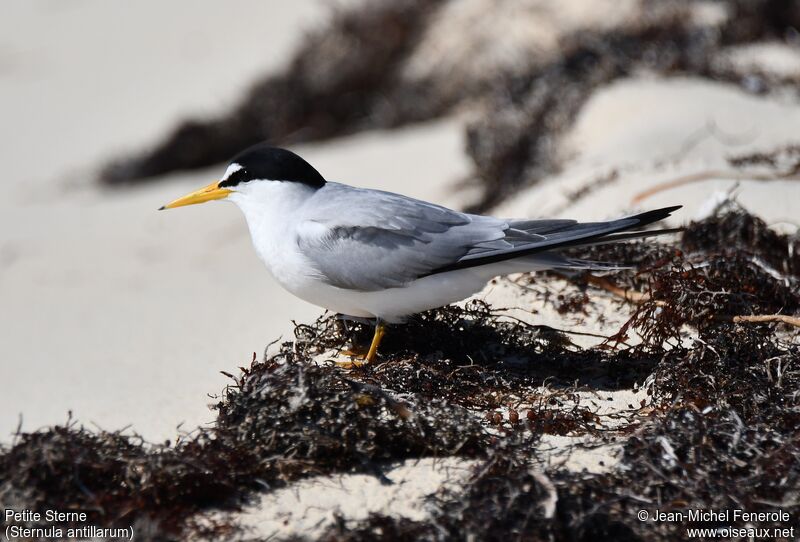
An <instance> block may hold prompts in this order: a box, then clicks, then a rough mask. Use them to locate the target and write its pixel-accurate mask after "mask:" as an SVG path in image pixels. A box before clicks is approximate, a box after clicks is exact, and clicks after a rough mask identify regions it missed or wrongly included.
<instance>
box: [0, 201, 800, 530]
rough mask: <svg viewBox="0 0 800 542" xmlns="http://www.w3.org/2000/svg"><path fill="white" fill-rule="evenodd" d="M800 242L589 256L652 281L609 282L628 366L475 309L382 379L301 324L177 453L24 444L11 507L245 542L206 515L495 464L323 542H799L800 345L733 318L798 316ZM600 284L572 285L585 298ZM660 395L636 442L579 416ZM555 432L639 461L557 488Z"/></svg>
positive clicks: (627, 433)
mask: <svg viewBox="0 0 800 542" xmlns="http://www.w3.org/2000/svg"><path fill="white" fill-rule="evenodd" d="M793 242H794V240H793V239H791V238H790V237H787V236H785V235H779V234H777V233H775V232H773V231H772V230H770V229H769V228H767V227H766V226H765V225H764V224H763V222H762V221H760V220H759V219H758V218H756V217H753V216H752V215H750V214H748V213H747V212H746V211H744V210H743V209H741V208H739V207H737V206H733V205H725V206H723V207H721V208H720V209H719V210H718V212H717V214H715V215H713V216H711V217H709V218H707V219H705V220H703V221H700V222H698V223H693V224H691V225H689V226H688V228H687V230H686V232H685V234H684V238H683V240H682V241H681V244H680V247H675V246H672V247H670V246H664V245H659V244H653V243H648V242H644V241H639V242H636V243H623V244H619V245H615V246H606V247H595V248H593V249H591V251H592V252H593V254H594V256H596V257H597V258H602V257H606V258H616V259H619V260H623V261H633V262H638V263H639V265H638V268H637V271H636V272H632V273H620V274H617V275H615V276H614V277H613V280H614V283H615V284H616V286H617V287H619V288H627V289H632V290H633V289H635V290H638V291H640V292H643V293H644V294H646V296H645V297H644V298H642V299H639V301H638V305H637V306H636V307H635V308H634V310H633V314H632V318H631V320H630V321H629V322H628V324H626V326H625V328H624V329H623V330H622V331H621V332H620V333H625V332H626V330H630V331H635V332H637V333H638V334H640V335H641V336H642V337H643V341H642V342H641V343H639V344H638V345H636V346H633V347H629V348H624V349H621V348H616V349H614V348H609V347H608V345H607V346H606V347H605V348H592V349H580V348H578V347H576V346H574V345H573V344H572V343H571V342H570V341H569V339H568V336H567V335H565V334H563V333H561V332H558V331H555V330H552V329H549V328H543V327H540V326H533V325H530V324H527V323H524V322H520V321H518V320H515V319H512V318H509V317H508V316H506V315H505V314H504V313H503V312H502V311H499V310H495V309H492V308H490V307H489V306H487V305H486V304H485V303H481V302H471V303H468V304H467V305H466V306H464V307H456V306H452V307H445V308H443V309H440V310H436V311H430V312H428V313H425V314H422V315H419V316H418V317H417V318H415V319H412V320H411V321H410V322H409V323H408V324H405V325H402V326H396V327H394V328H393V329H392V330H391V333H389V334H387V339H386V343H385V348H384V349H382V351H381V363H379V364H377V365H375V366H371V367H366V368H362V369H353V370H350V371H346V370H343V369H340V368H337V367H335V366H334V365H333V364H331V363H328V362H325V361H324V358H325V356H326V354H330V353H332V352H333V351H335V350H336V349H338V348H341V347H342V346H344V345H345V344H346V343H347V342H348V341H349V340H350V339H353V338H356V339H358V337H359V336H360V335H368V333H369V330H368V329H362V328H361V327H359V326H358V325H349V326H345V325H343V324H342V322H341V321H340V320H338V319H337V318H335V317H333V316H329V317H325V318H321V319H320V320H318V321H317V322H316V323H314V324H312V325H300V326H298V327H297V330H296V339H295V340H294V341H291V342H286V343H284V344H283V345H281V347H280V348H279V349H278V351H277V353H275V354H274V355H271V356H269V357H267V358H266V359H265V360H264V361H255V356H254V361H253V363H252V364H251V365H250V366H249V367H248V368H243V369H242V372H241V374H240V375H238V376H236V377H231V378H232V379H233V382H232V384H231V385H229V386H228V387H227V388H226V389H225V390H224V391H223V393H222V395H221V396H220V397H219V399H218V402H217V404H216V406H215V409H216V410H217V421H216V424H215V425H214V426H213V427H211V428H201V429H198V430H196V431H195V432H193V433H191V434H189V435H185V436H183V437H182V438H181V439H179V440H178V441H177V442H175V443H164V444H150V443H146V442H143V441H142V440H141V439H139V438H137V437H135V436H130V435H123V434H118V433H106V432H102V431H91V430H88V429H85V428H83V427H81V426H79V425H78V424H77V423H76V422H74V421H70V422H68V423H67V424H66V425H64V426H57V427H53V428H50V429H45V430H40V431H37V432H34V433H22V434H19V435H17V437H16V439H15V441H14V442H13V443H12V445H11V446H10V447H8V448H5V449H2V450H1V451H0V501H2V502H3V503H4V504H6V505H13V506H15V507H17V508H23V507H24V508H28V509H33V510H43V509H46V508H54V509H64V510H84V511H87V512H89V513H90V517H91V520H92V522H93V523H95V524H97V525H105V526H112V527H113V526H120V525H125V526H127V525H134V527H135V529H136V533H137V537H141V538H144V539H164V538H191V537H194V536H199V535H205V536H207V537H210V538H219V537H225V536H231V535H232V534H233V533H235V532H236V528H237V527H236V525H235V522H234V523H232V522H230V521H228V520H218V521H213V522H209V521H207V520H206V521H203V522H198V521H196V518H198V517H199V516H198V513H199V512H204V511H208V510H236V509H237V508H239V507H241V506H242V505H243V504H245V503H247V502H248V501H249V499H250V498H251V497H253V496H255V495H257V494H258V493H259V492H263V491H271V490H273V489H275V488H278V487H282V486H285V485H286V484H288V483H291V482H292V481H294V480H298V479H300V478H303V477H307V476H314V475H325V474H332V473H349V472H362V473H370V474H374V475H375V476H377V477H379V478H381V479H384V478H385V477H384V476H383V475H382V470H383V469H385V468H386V466H387V465H390V464H391V463H392V462H393V461H398V460H403V459H408V458H419V457H426V456H427V457H431V456H433V457H451V456H456V457H464V458H477V459H479V460H480V462H479V464H478V466H477V467H476V468H475V471H474V475H473V476H472V477H471V478H470V479H469V480H467V482H466V483H465V484H464V485H463V486H462V487H459V488H453V487H448V488H447V489H443V490H441V491H439V492H438V493H436V494H433V495H431V496H430V497H429V501H430V502H429V504H430V506H431V509H432V510H433V514H432V516H431V517H430V518H429V520H426V521H411V520H407V519H402V518H396V517H389V516H380V515H373V516H371V517H369V518H368V519H367V520H365V521H363V522H356V523H353V522H348V521H346V520H344V519H340V520H339V522H338V523H336V524H334V525H333V526H331V527H330V528H329V530H328V531H327V533H325V535H324V536H323V537H322V538H323V539H330V540H334V539H335V540H371V539H375V538H384V539H392V540H394V539H409V540H411V539H414V540H416V539H427V540H452V539H469V538H473V539H480V540H500V539H507V538H508V537H509V536H512V537H515V538H519V539H526V540H527V539H531V540H565V539H570V540H595V539H598V538H606V539H607V538H614V539H623V540H644V539H646V540H653V539H655V540H670V539H674V538H675V537H678V536H683V534H684V533H683V529H685V528H686V527H687V525H685V524H681V523H669V522H660V523H653V522H642V521H639V520H638V519H637V516H636V514H637V512H638V511H639V510H642V509H644V510H648V511H650V512H654V511H655V510H656V509H658V510H661V511H671V510H688V509H695V508H703V509H707V508H716V509H725V508H731V509H733V508H738V509H745V510H747V511H750V512H755V511H768V510H774V509H776V508H780V509H782V510H785V511H787V512H788V513H790V515H791V518H792V520H791V522H790V523H791V525H797V521H798V520H797V518H799V517H800V505H798V500H797V495H798V494H799V493H800V429H798V428H800V365H798V364H800V344H798V342H797V335H796V330H795V331H792V329H791V328H787V327H786V325H785V324H781V323H778V322H735V321H734V320H733V319H732V318H731V316H732V315H735V314H739V315H742V314H745V315H746V314H754V313H755V314H759V313H764V312H767V313H770V314H771V313H775V312H781V313H783V314H787V315H793V314H796V313H797V311H798V310H800V289H799V288H798V287H797V284H798V282H797V281H798V279H800V277H798V276H797V275H796V274H793V273H792V272H793V270H795V269H796V267H792V265H794V264H793V263H792V262H794V261H795V260H794V259H795V258H796V255H795V253H794V251H793V249H792V247H793ZM754 262H770V263H769V265H770V269H771V270H772V271H771V272H766V271H764V269H763V267H762V266H763V265H765V264H763V263H754ZM777 270H788V272H787V273H786V274H783V273H782V272H778V271H777ZM543 280H546V277H539V281H540V282H541V281H543ZM590 284H591V283H590V282H587V281H585V280H582V279H581V278H580V277H578V278H575V279H574V288H575V289H578V290H587V289H588V288H590V287H591V286H590ZM687 292H688V293H687ZM590 294H591V295H596V294H597V292H595V291H590ZM576 310H578V309H576ZM670 343H671V344H670ZM312 358H314V359H317V360H319V361H318V362H311V359H312ZM649 375H651V378H650V380H651V384H650V386H649V388H648V393H649V395H650V400H649V402H648V404H646V405H645V404H642V405H636V406H635V407H632V408H633V409H634V410H635V409H638V408H639V407H641V410H639V412H638V416H637V417H636V418H635V419H633V418H631V419H629V421H628V422H626V423H623V424H622V425H621V426H620V425H619V424H617V425H614V426H611V425H608V424H607V423H606V420H605V419H604V418H603V417H602V416H598V415H597V413H596V412H595V411H594V409H593V408H591V407H590V406H589V405H587V404H586V403H585V402H583V401H582V400H581V395H580V393H579V391H581V390H590V391H591V390H604V389H618V388H622V387H631V386H633V384H634V383H635V382H642V381H644V380H645V378H647V377H648V376H649ZM544 383H546V385H544V386H543V384H544ZM544 434H556V435H572V436H578V435H584V436H591V437H592V438H596V439H599V441H598V442H602V441H603V440H604V439H606V438H609V437H613V436H615V437H616V438H621V439H623V440H622V442H624V444H623V455H622V460H621V463H620V465H618V467H617V468H615V469H614V470H612V471H610V472H607V473H605V474H588V473H576V472H570V471H567V470H564V469H561V468H558V467H548V468H545V469H544V470H542V469H543V467H542V465H546V464H547V463H546V462H543V461H541V458H540V457H539V453H540V452H538V451H537V448H536V443H537V441H538V439H539V438H540V437H541V435H544ZM387 483H390V482H388V481H387ZM231 517H235V516H231ZM791 525H780V526H781V527H789V526H791ZM688 526H689V527H691V526H701V527H708V526H712V527H714V526H720V523H719V522H709V521H705V522H699V523H697V524H696V525H688ZM762 526H765V525H762ZM298 536H301V535H298Z"/></svg>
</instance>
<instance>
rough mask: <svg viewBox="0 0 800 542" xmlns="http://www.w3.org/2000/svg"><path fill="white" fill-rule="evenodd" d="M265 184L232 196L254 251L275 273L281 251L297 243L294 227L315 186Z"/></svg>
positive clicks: (283, 251)
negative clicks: (245, 223) (248, 191)
mask: <svg viewBox="0 0 800 542" xmlns="http://www.w3.org/2000/svg"><path fill="white" fill-rule="evenodd" d="M264 184H265V186H263V187H258V188H257V189H256V190H254V191H251V192H250V193H248V194H241V195H238V197H235V198H232V199H233V202H234V203H235V204H236V205H237V206H238V207H239V208H240V209H241V210H242V213H243V214H244V217H245V220H246V221H247V227H248V229H249V230H250V237H251V238H252V241H253V246H254V248H255V249H256V252H257V253H258V255H259V257H260V258H261V259H262V260H263V261H264V263H265V264H267V267H268V268H270V270H271V271H273V274H274V267H275V266H276V265H279V263H280V262H279V261H277V260H279V259H280V258H281V254H285V253H286V250H287V249H289V248H290V247H291V246H296V243H295V239H294V228H295V226H296V222H297V220H298V219H299V216H300V213H301V208H302V206H303V204H305V202H306V201H308V199H309V198H310V197H311V196H312V195H313V192H314V189H312V188H310V187H307V186H304V185H301V184H298V183H278V182H266V183H264Z"/></svg>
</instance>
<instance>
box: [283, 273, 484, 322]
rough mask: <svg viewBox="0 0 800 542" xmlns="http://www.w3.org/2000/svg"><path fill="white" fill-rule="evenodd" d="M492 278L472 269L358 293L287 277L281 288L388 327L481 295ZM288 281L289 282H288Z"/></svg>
mask: <svg viewBox="0 0 800 542" xmlns="http://www.w3.org/2000/svg"><path fill="white" fill-rule="evenodd" d="M489 278H491V276H489V277H487V276H486V274H485V273H481V272H476V271H474V270H472V269H465V270H459V271H451V272H449V273H440V274H437V275H432V276H429V277H424V278H421V279H418V280H415V281H413V282H410V283H409V284H407V285H406V286H404V287H402V288H390V289H387V290H378V291H374V292H359V291H354V290H345V289H342V288H337V287H336V286H331V285H329V284H327V283H325V282H323V281H322V280H319V279H317V278H315V277H310V276H305V277H297V276H295V277H292V278H289V277H284V280H281V279H279V278H278V277H276V279H278V281H279V282H280V283H281V285H282V286H283V287H284V288H286V289H287V290H289V291H290V292H291V293H293V294H294V295H296V296H297V297H299V298H301V299H303V300H305V301H308V302H309V303H312V304H314V305H317V306H320V307H324V308H326V309H329V310H331V311H334V312H338V313H341V314H346V315H348V316H358V317H362V318H380V319H382V320H384V321H386V322H389V323H397V322H402V321H403V320H405V317H406V316H409V315H411V314H415V313H418V312H422V311H426V310H428V309H433V308H437V307H442V306H444V305H449V304H450V303H455V302H456V301H461V300H462V299H465V298H467V297H469V296H471V295H472V294H474V293H475V292H478V291H480V290H481V288H483V286H484V285H485V284H486V281H487V280H488V279H489ZM286 279H288V280H286Z"/></svg>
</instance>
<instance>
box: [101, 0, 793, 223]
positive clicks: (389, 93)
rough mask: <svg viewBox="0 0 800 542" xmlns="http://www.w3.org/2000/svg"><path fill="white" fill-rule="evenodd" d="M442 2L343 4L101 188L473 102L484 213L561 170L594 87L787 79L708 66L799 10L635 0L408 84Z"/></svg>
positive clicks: (473, 149) (762, 0) (470, 136)
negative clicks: (714, 15) (511, 52)
mask: <svg viewBox="0 0 800 542" xmlns="http://www.w3.org/2000/svg"><path fill="white" fill-rule="evenodd" d="M446 3H447V0H402V1H383V2H365V3H363V4H362V3H356V4H354V5H352V6H350V7H349V8H342V9H340V10H339V11H337V12H336V13H335V14H334V16H333V17H332V19H331V21H330V23H329V24H328V25H327V26H326V27H325V28H322V29H319V30H317V31H316V32H313V33H310V34H309V35H308V37H307V39H306V40H304V45H303V47H302V48H301V49H300V50H299V51H298V52H297V53H296V55H295V57H294V59H293V60H292V62H291V63H290V64H289V67H288V68H287V69H286V71H284V72H282V73H278V74H275V75H270V76H267V77H265V78H264V79H263V80H262V81H259V82H257V83H256V84H255V85H254V86H253V88H252V89H251V90H250V92H249V93H248V94H247V95H246V96H245V97H244V99H243V100H242V102H241V103H240V104H239V105H238V106H236V107H235V108H234V109H233V110H232V111H231V112H229V113H228V114H226V115H224V116H222V117H220V118H217V119H211V120H197V119H196V120H189V121H186V122H184V123H182V124H181V125H180V126H178V127H177V128H176V129H175V131H174V132H173V133H172V134H170V135H169V136H168V137H167V138H166V140H165V141H163V142H161V143H160V144H158V145H157V146H156V147H155V148H154V149H152V150H148V151H145V152H143V153H141V154H139V155H135V156H132V157H128V158H123V159H120V160H117V161H115V162H113V163H111V164H109V165H108V166H107V167H106V168H105V169H104V172H103V174H102V179H103V181H104V182H106V183H109V184H120V183H127V182H131V181H134V180H139V179H146V178H151V177H153V176H156V175H160V174H163V173H167V172H171V171H175V170H180V169H190V168H199V167H204V166H208V165H212V164H215V163H219V162H222V161H225V160H228V159H229V158H230V157H231V156H233V155H234V154H235V153H236V152H238V151H239V150H241V149H242V148H244V147H246V146H248V145H250V144H253V143H257V142H260V141H269V142H271V143H273V144H276V145H286V144H292V143H297V142H303V141H314V140H321V139H326V138H331V137H335V136H339V135H343V134H348V133H353V132H357V131H361V130H365V129H370V128H386V127H394V126H399V125H402V124H407V123H411V122H417V121H422V120H427V119H432V118H435V117H438V116H441V115H443V114H446V113H447V112H448V111H451V110H452V109H453V107H454V106H456V105H458V104H461V103H470V104H475V103H480V104H481V105H480V107H479V108H477V109H478V111H476V113H477V114H478V119H477V120H476V121H474V122H473V123H472V124H471V125H470V126H469V127H468V128H467V140H468V148H467V151H468V153H469V155H470V157H471V158H472V160H473V162H474V163H475V170H474V174H473V176H474V177H475V178H476V179H478V180H480V181H481V183H482V185H483V187H484V189H485V190H484V193H483V195H482V197H481V199H480V201H478V202H477V203H476V204H475V205H474V206H473V210H485V209H487V208H489V207H490V206H491V205H493V204H496V203H497V202H499V201H500V200H502V199H503V198H505V197H507V196H508V195H509V194H510V193H512V192H513V191H514V189H515V188H516V187H519V186H523V185H528V184H531V183H533V182H536V180H538V179H539V178H541V177H542V176H544V175H547V174H549V173H552V172H553V171H555V170H557V169H558V168H559V166H560V162H559V155H558V153H557V152H554V151H555V150H556V148H557V140H558V137H559V136H560V134H562V133H564V132H565V131H566V130H567V129H568V128H569V127H570V126H571V124H572V123H573V121H574V119H575V118H576V116H577V114H578V112H579V111H580V109H581V107H582V106H583V104H584V103H585V102H586V100H587V99H588V97H589V95H590V94H591V93H592V92H593V90H594V89H596V88H597V87H599V86H602V85H606V84H608V83H610V82H612V81H614V80H615V79H618V78H621V77H625V76H627V75H629V74H632V73H634V72H638V71H642V70H645V71H650V72H655V73H658V74H661V75H665V76H672V75H685V74H693V75H697V76H700V77H707V78H711V79H714V80H720V81H726V82H731V83H734V84H740V85H741V86H742V87H743V88H744V89H745V90H747V91H749V92H755V93H763V92H765V91H767V90H769V89H770V88H774V87H779V86H782V85H783V86H785V85H787V84H790V83H796V82H797V81H793V80H791V78H789V79H785V80H784V79H781V78H780V77H779V76H777V75H774V74H773V75H769V74H764V73H756V72H742V71H737V70H738V69H737V68H734V67H732V66H729V65H724V64H721V63H719V62H717V61H716V60H715V59H716V58H717V57H718V56H719V55H718V54H717V53H719V51H720V50H721V49H723V48H725V47H727V46H731V45H737V44H743V43H751V42H754V41H758V40H766V39H773V40H774V39H777V40H791V39H792V36H793V35H794V33H793V32H795V31H794V30H793V29H794V28H797V27H800V10H798V9H797V8H796V5H795V4H794V2H792V1H791V0H756V1H752V0H729V1H726V2H719V4H720V5H721V6H722V7H723V8H724V9H725V10H727V16H726V18H725V21H724V22H723V23H721V24H719V25H718V24H717V23H713V24H709V25H704V24H700V23H697V22H694V21H695V19H696V18H695V17H693V16H692V13H693V11H692V9H693V7H694V5H695V3H694V2H691V1H688V0H670V1H663V0H661V1H658V2H653V1H647V0H644V1H642V2H641V5H640V6H639V9H640V11H641V14H640V16H637V17H634V18H633V20H632V21H630V22H629V23H626V24H625V25H623V26H622V27H619V28H614V29H611V30H603V31H599V30H592V29H580V30H579V31H576V32H575V33H574V34H571V35H566V36H564V37H563V39H562V40H561V43H560V44H559V46H558V47H557V50H556V52H554V53H553V54H551V55H544V56H542V58H536V59H532V60H531V61H530V62H528V63H525V64H524V65H518V66H514V67H512V68H507V67H500V66H498V67H496V68H495V71H496V73H493V74H492V76H491V77H486V74H481V75H480V77H477V76H476V77H474V80H473V79H469V77H468V76H467V75H464V77H465V80H463V81H459V84H457V85H454V84H452V82H451V81H449V79H450V78H451V74H450V73H449V72H448V71H447V70H441V71H439V72H434V74H433V75H428V76H425V77H419V78H415V77H410V76H407V75H406V74H405V72H404V67H405V62H406V61H407V60H408V59H409V58H410V57H411V56H412V54H413V53H414V52H415V50H416V49H415V48H416V47H417V46H418V45H419V43H420V41H419V37H420V36H421V35H422V34H423V33H424V32H425V31H426V30H427V29H429V26H430V25H431V24H434V23H435V15H436V14H437V13H438V12H439V10H440V9H442V7H443V6H444V5H445V4H446ZM486 9H487V10H494V9H503V8H502V6H501V7H499V8H497V7H496V6H494V5H491V6H489V5H487V7H486ZM434 30H435V29H434ZM463 39H464V40H469V39H470V29H468V28H466V29H464V32H463ZM468 49H469V48H465V50H468ZM461 62H462V63H468V62H469V59H463V60H461ZM487 81H489V82H488V83H487Z"/></svg>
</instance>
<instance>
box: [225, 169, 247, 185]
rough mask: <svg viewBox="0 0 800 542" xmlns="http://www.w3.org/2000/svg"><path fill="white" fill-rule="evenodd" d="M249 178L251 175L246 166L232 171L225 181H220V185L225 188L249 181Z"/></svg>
mask: <svg viewBox="0 0 800 542" xmlns="http://www.w3.org/2000/svg"><path fill="white" fill-rule="evenodd" d="M248 180H249V177H248V175H247V171H246V170H245V169H244V168H240V169H237V170H236V171H234V172H233V173H231V174H230V175H228V177H227V178H226V179H225V180H224V181H222V182H221V183H219V185H220V186H221V187H223V188H230V187H233V186H236V185H238V184H241V183H244V182H247V181H248Z"/></svg>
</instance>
